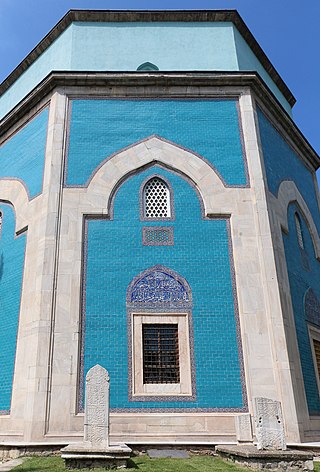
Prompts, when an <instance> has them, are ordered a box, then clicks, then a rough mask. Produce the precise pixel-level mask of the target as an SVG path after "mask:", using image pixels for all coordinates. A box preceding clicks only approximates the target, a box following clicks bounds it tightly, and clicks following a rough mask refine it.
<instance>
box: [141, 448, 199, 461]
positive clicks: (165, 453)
mask: <svg viewBox="0 0 320 472" xmlns="http://www.w3.org/2000/svg"><path fill="white" fill-rule="evenodd" d="M147 454H148V456H149V457H150V459H190V455H189V454H188V452H187V451H184V450H180V449H148V450H147Z"/></svg>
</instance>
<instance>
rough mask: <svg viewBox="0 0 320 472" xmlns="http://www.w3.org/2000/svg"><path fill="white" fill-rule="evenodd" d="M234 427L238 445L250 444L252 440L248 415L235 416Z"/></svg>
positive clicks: (249, 416)
mask: <svg viewBox="0 0 320 472" xmlns="http://www.w3.org/2000/svg"><path fill="white" fill-rule="evenodd" d="M235 426H236V436H237V441H238V443H245V442H248V443H251V442H252V439H253V438H252V426H251V415H250V413H245V414H243V415H238V416H236V417H235Z"/></svg>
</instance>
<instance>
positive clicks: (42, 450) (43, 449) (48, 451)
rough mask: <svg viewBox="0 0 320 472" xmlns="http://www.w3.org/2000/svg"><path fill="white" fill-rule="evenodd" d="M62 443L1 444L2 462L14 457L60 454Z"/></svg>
mask: <svg viewBox="0 0 320 472" xmlns="http://www.w3.org/2000/svg"><path fill="white" fill-rule="evenodd" d="M61 446H62V444H60V445H58V444H57V445H56V444H54V445H50V444H41V445H34V446H32V445H25V444H24V445H21V446H20V445H7V444H0V463H1V462H7V461H10V460H12V459H17V458H18V457H24V456H28V457H30V456H43V457H46V456H54V455H60V450H61Z"/></svg>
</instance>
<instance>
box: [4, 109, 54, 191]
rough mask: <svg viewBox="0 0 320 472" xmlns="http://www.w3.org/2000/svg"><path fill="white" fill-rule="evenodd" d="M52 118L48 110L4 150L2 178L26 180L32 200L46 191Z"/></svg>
mask: <svg viewBox="0 0 320 472" xmlns="http://www.w3.org/2000/svg"><path fill="white" fill-rule="evenodd" d="M48 115H49V112H48V108H45V109H44V110H43V111H42V112H41V113H39V115H37V116H36V117H35V118H33V119H32V120H31V121H30V122H29V123H28V124H27V125H25V126H24V127H23V128H22V129H21V130H20V131H18V132H17V133H16V134H14V135H13V136H12V137H11V138H10V139H8V140H7V141H6V142H5V143H4V144H3V145H2V146H1V147H0V162H1V166H0V178H6V177H9V178H18V179H20V180H22V181H23V183H24V184H25V185H26V188H27V190H28V192H29V195H30V197H34V196H36V195H37V194H39V193H41V190H42V178H43V169H44V159H45V149H46V140H47V126H48Z"/></svg>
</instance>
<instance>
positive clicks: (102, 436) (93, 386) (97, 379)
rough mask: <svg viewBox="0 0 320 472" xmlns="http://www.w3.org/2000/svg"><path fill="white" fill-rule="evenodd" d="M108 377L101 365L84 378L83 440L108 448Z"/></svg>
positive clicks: (93, 368) (96, 366)
mask: <svg viewBox="0 0 320 472" xmlns="http://www.w3.org/2000/svg"><path fill="white" fill-rule="evenodd" d="M109 391H110V377H109V374H108V372H107V371H106V369H104V368H103V367H101V365H98V364H97V365H95V366H94V367H92V369H90V370H89V372H88V374H87V377H86V400H85V417H84V440H85V441H88V442H90V443H91V444H92V445H96V446H106V447H109V395H110V394H109Z"/></svg>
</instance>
